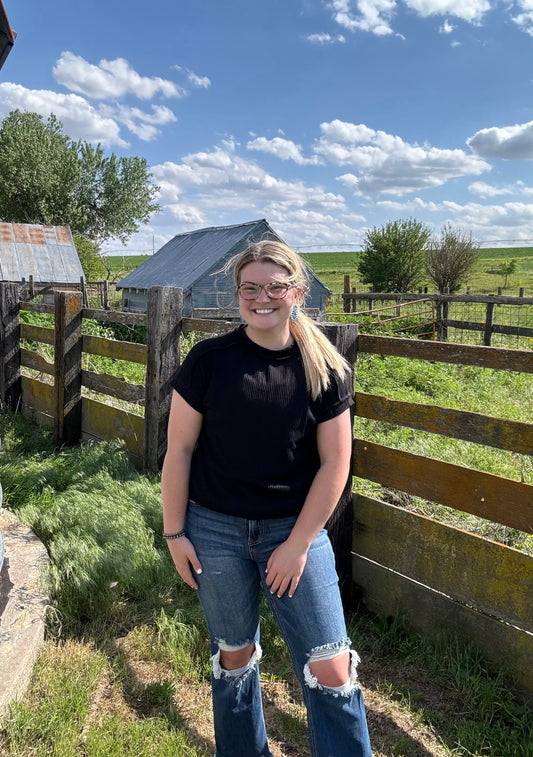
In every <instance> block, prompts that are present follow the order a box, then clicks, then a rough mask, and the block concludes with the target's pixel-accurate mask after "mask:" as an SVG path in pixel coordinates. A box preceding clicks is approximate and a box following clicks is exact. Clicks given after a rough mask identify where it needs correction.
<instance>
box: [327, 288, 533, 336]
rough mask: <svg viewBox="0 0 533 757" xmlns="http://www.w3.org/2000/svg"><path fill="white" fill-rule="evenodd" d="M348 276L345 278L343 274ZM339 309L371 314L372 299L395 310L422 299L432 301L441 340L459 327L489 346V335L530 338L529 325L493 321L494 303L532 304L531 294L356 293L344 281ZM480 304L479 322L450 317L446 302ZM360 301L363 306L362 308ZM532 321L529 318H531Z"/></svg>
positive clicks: (532, 334) (373, 306) (531, 328)
mask: <svg viewBox="0 0 533 757" xmlns="http://www.w3.org/2000/svg"><path fill="white" fill-rule="evenodd" d="M346 278H348V279H349V277H346ZM341 296H342V301H343V310H344V312H345V313H355V314H359V315H362V314H363V313H365V314H372V313H373V312H374V311H375V303H376V302H394V303H395V304H396V305H397V306H398V310H400V309H401V307H402V306H403V305H406V304H407V303H413V302H419V301H421V298H423V301H424V302H427V303H430V304H431V303H433V305H434V307H435V328H436V332H437V337H438V339H439V340H441V341H446V340H447V339H448V329H449V328H455V329H462V330H465V331H477V332H482V333H483V344H484V346H486V347H490V345H491V341H492V336H493V334H506V335H508V336H518V337H529V338H533V327H529V326H513V325H506V324H498V323H495V317H494V316H495V307H497V306H498V305H511V306H513V307H519V306H524V305H530V306H531V305H533V297H524V296H523V295H522V296H520V297H509V296H505V295H493V294H488V295H474V294H426V293H424V294H421V293H420V292H418V293H407V292H393V293H390V292H357V291H355V290H353V291H352V290H350V283H349V281H348V282H345V291H344V292H343V293H342V295H341ZM458 303H464V304H476V303H477V304H482V305H484V306H485V317H484V319H483V321H480V322H476V321H470V320H459V319H453V318H450V317H449V316H450V305H453V304H458ZM361 304H363V306H366V307H365V310H364V311H362V310H360V309H359V308H360V307H361ZM531 322H532V323H533V317H532V318H531Z"/></svg>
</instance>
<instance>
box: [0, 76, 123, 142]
mask: <svg viewBox="0 0 533 757" xmlns="http://www.w3.org/2000/svg"><path fill="white" fill-rule="evenodd" d="M16 108H18V109H19V110H23V111H33V112H35V113H39V114H40V115H41V116H43V117H44V118H48V116H49V115H50V114H51V113H54V114H55V115H56V116H57V117H58V119H59V120H60V121H61V122H62V123H63V127H64V132H65V134H68V135H69V136H70V137H71V138H72V139H84V140H86V141H87V142H100V143H101V144H102V145H105V146H114V145H117V146H118V147H129V143H128V142H126V141H125V140H124V139H122V137H121V136H120V127H119V125H118V123H117V122H116V120H115V119H114V118H112V117H110V116H108V115H106V114H105V113H101V112H100V111H98V110H96V109H95V108H93V106H92V105H90V104H89V103H88V102H87V100H85V99H84V98H83V97H80V96H79V95H64V94H60V93H58V92H51V91H50V90H46V89H26V88H25V87H23V86H22V85H20V84H12V83H11V82H4V83H0V118H4V117H5V116H7V114H8V113H9V112H10V111H11V110H15V109H16Z"/></svg>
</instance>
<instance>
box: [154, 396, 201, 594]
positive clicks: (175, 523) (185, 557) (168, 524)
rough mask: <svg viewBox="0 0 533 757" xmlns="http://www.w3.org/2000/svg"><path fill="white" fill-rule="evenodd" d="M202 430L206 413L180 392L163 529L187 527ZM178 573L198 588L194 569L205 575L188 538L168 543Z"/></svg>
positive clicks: (171, 431) (164, 481)
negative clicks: (191, 476)
mask: <svg viewBox="0 0 533 757" xmlns="http://www.w3.org/2000/svg"><path fill="white" fill-rule="evenodd" d="M201 427H202V414H201V413H199V412H197V411H196V410H194V409H193V408H192V407H191V406H190V405H189V404H188V403H187V402H186V401H185V400H184V399H183V397H181V396H180V395H179V394H178V393H177V392H176V391H174V392H173V394H172V404H171V406H170V417H169V419H168V434H167V436H168V446H167V453H166V455H165V461H164V463H163V472H162V473H161V497H162V500H163V524H164V526H163V528H164V531H165V533H171V534H172V533H177V532H178V531H181V530H182V528H183V526H184V524H185V513H186V511H187V502H188V500H189V474H190V470H191V459H192V454H193V452H194V448H195V446H196V442H197V440H198V436H199V434H200V429H201ZM167 545H168V548H169V550H170V554H171V555H172V559H173V560H174V565H175V566H176V570H177V571H178V573H179V574H180V576H181V577H182V579H183V580H184V581H185V583H186V584H188V585H189V586H192V587H193V589H197V588H198V584H197V583H196V581H195V579H194V575H193V572H192V570H191V566H192V569H193V570H194V571H195V572H197V573H198V572H201V565H200V563H199V561H198V557H197V556H196V552H195V550H194V547H193V545H192V544H191V542H190V541H189V539H187V537H186V536H181V537H180V538H179V539H169V540H167Z"/></svg>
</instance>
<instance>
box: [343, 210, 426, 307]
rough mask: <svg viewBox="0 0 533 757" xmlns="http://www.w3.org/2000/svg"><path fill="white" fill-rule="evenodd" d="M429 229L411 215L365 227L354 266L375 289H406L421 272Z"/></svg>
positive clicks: (419, 280)
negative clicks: (380, 224) (405, 218)
mask: <svg viewBox="0 0 533 757" xmlns="http://www.w3.org/2000/svg"><path fill="white" fill-rule="evenodd" d="M430 234H431V232H430V230H429V228H428V227H427V226H424V224H423V223H421V222H420V221H416V220H415V219H413V218H409V219H407V220H399V221H389V222H388V223H386V224H385V225H384V226H382V227H380V228H376V227H374V228H373V229H371V230H370V231H367V234H366V240H365V246H364V249H363V251H362V252H361V253H360V255H359V259H358V263H357V268H358V270H359V274H360V276H361V279H362V280H363V282H364V283H365V284H372V286H373V287H374V291H376V292H408V291H409V290H410V289H413V288H414V287H416V286H418V284H419V283H420V282H421V280H422V278H423V274H424V263H425V253H424V245H425V244H426V242H427V241H428V239H429V237H430Z"/></svg>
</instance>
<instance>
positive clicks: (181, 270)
mask: <svg viewBox="0 0 533 757" xmlns="http://www.w3.org/2000/svg"><path fill="white" fill-rule="evenodd" d="M266 235H268V237H269V238H270V239H272V238H275V239H278V240H279V241H283V240H282V239H281V237H279V236H278V235H277V234H276V232H275V231H274V230H273V229H272V227H271V226H270V225H269V224H268V223H267V221H266V220H265V219H264V218H261V219H259V220H258V221H249V222H248V223H241V224H237V225H235V226H212V227H210V228H207V229H198V230H196V231H190V232H186V233H184V234H178V235H177V236H175V237H173V238H172V239H171V240H170V241H169V242H167V243H166V244H165V245H163V247H161V249H160V250H158V251H157V252H156V253H155V255H152V256H151V257H150V258H148V260H145V261H144V263H142V264H141V265H140V266H139V267H138V268H136V269H135V270H134V271H132V272H131V273H129V274H128V275H127V276H125V277H124V278H123V279H121V281H119V282H118V283H117V285H116V286H117V289H121V288H124V289H149V288H150V287H153V286H173V287H181V288H182V289H184V290H185V291H187V290H188V289H190V288H191V287H192V285H193V284H194V282H195V281H197V280H198V279H199V278H201V277H202V276H204V275H205V274H206V273H208V272H210V271H211V269H214V270H216V269H217V267H220V266H221V265H222V261H223V259H224V258H226V257H229V256H230V255H232V254H234V253H236V252H238V251H239V246H240V248H241V249H244V247H245V245H248V244H250V243H252V242H253V241H259V240H260V239H263V238H265V237H266ZM310 273H311V275H312V276H313V278H315V279H316V281H317V282H319V284H321V285H322V286H324V284H322V282H321V281H320V279H318V278H317V277H316V276H315V275H314V274H313V273H312V272H311V271H310ZM324 289H326V290H327V287H325V286H324ZM327 291H329V290H327Z"/></svg>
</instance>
